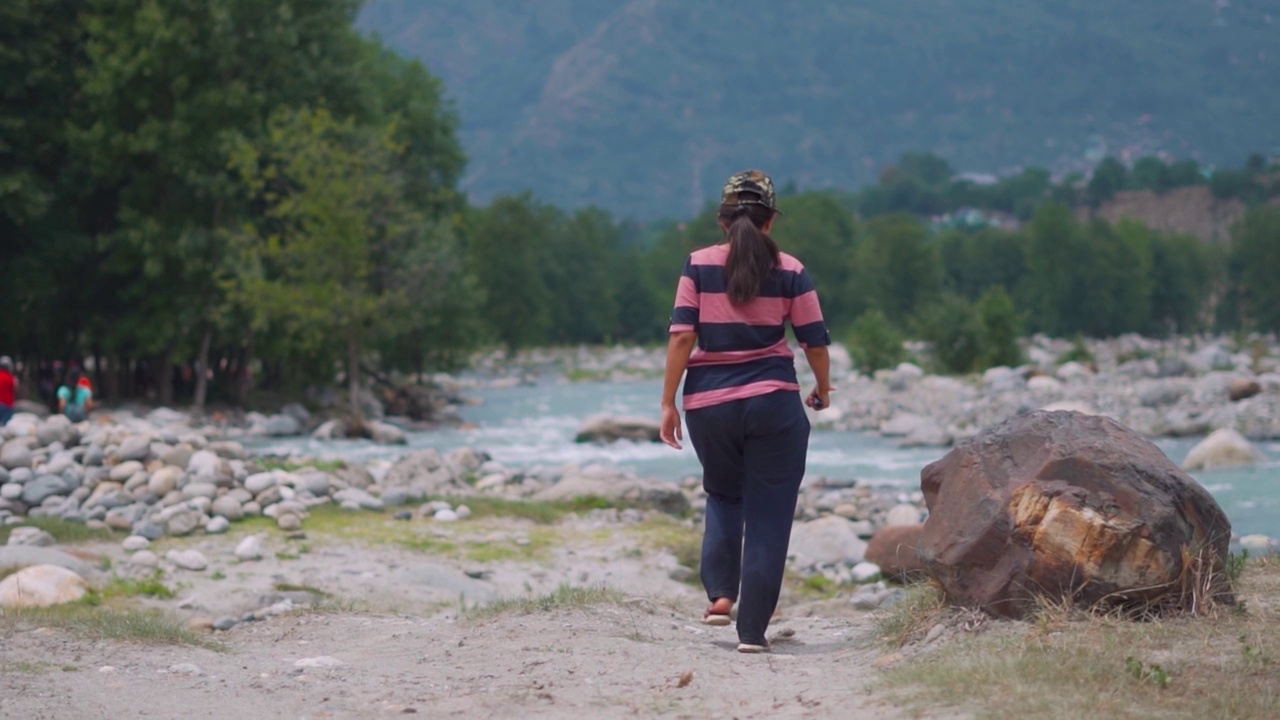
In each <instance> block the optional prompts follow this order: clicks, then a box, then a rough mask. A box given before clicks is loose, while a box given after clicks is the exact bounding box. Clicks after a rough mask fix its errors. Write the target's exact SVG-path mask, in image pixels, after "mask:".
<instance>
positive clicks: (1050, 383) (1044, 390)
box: [1027, 375, 1063, 397]
mask: <svg viewBox="0 0 1280 720" xmlns="http://www.w3.org/2000/svg"><path fill="white" fill-rule="evenodd" d="M1027 389H1028V390H1030V391H1031V392H1032V393H1034V394H1036V395H1044V396H1050V397H1058V396H1059V395H1061V394H1062V390H1063V386H1062V381H1060V380H1058V379H1057V378H1052V377H1049V376H1048V375H1037V376H1035V377H1033V378H1031V379H1030V380H1028V381H1027Z"/></svg>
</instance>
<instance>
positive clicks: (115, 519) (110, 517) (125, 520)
mask: <svg viewBox="0 0 1280 720" xmlns="http://www.w3.org/2000/svg"><path fill="white" fill-rule="evenodd" d="M146 512H147V506H146V505H144V504H142V503H135V504H133V505H125V506H123V507H115V508H111V509H110V510H108V511H107V514H106V515H105V516H104V517H103V520H104V521H105V522H106V523H107V527H109V528H111V529H112V530H126V531H127V530H132V529H133V526H134V523H136V522H138V521H139V520H141V519H142V516H143V515H145V514H146ZM152 539H154V538H152Z"/></svg>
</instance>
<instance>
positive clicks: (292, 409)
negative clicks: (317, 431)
mask: <svg viewBox="0 0 1280 720" xmlns="http://www.w3.org/2000/svg"><path fill="white" fill-rule="evenodd" d="M280 413H281V414H282V415H288V416H289V417H291V418H293V419H294V420H297V421H298V422H299V423H302V424H303V425H305V424H306V423H307V422H308V421H309V420H311V413H310V412H309V411H308V410H307V409H306V408H305V407H303V406H302V403H296V402H291V403H289V404H287V405H285V406H284V407H282V408H280Z"/></svg>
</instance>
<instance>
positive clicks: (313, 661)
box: [293, 655, 346, 668]
mask: <svg viewBox="0 0 1280 720" xmlns="http://www.w3.org/2000/svg"><path fill="white" fill-rule="evenodd" d="M343 665H346V663H344V662H342V661H341V660H339V659H338V658H335V657H329V656H328V655H321V656H320V657H310V658H302V659H301V660H295V661H294V663H293V666H294V667H296V668H335V667H341V666H343Z"/></svg>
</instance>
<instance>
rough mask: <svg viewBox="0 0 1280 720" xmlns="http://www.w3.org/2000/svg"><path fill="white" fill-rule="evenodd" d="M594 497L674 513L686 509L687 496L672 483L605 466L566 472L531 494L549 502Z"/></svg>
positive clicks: (615, 503) (624, 504) (618, 503)
mask: <svg viewBox="0 0 1280 720" xmlns="http://www.w3.org/2000/svg"><path fill="white" fill-rule="evenodd" d="M593 497H594V498H600V499H602V500H605V501H607V502H608V503H609V504H611V505H617V506H632V507H646V508H653V509H655V510H661V511H662V512H665V513H671V514H674V515H678V514H682V513H685V512H688V510H689V499H688V498H687V497H685V494H684V493H683V492H681V490H680V487H679V486H678V485H676V484H675V483H664V482H659V481H656V480H642V479H640V478H636V477H633V476H631V475H628V474H625V473H623V472H621V471H619V470H618V469H616V468H610V467H606V466H594V467H587V468H583V469H581V470H578V471H576V472H573V473H570V474H567V475H565V476H564V477H563V478H561V479H560V482H557V483H556V484H554V485H551V486H550V487H547V488H543V489H542V490H539V491H538V492H537V493H535V494H534V496H533V498H534V499H535V500H550V501H557V500H573V499H575V498H593Z"/></svg>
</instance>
